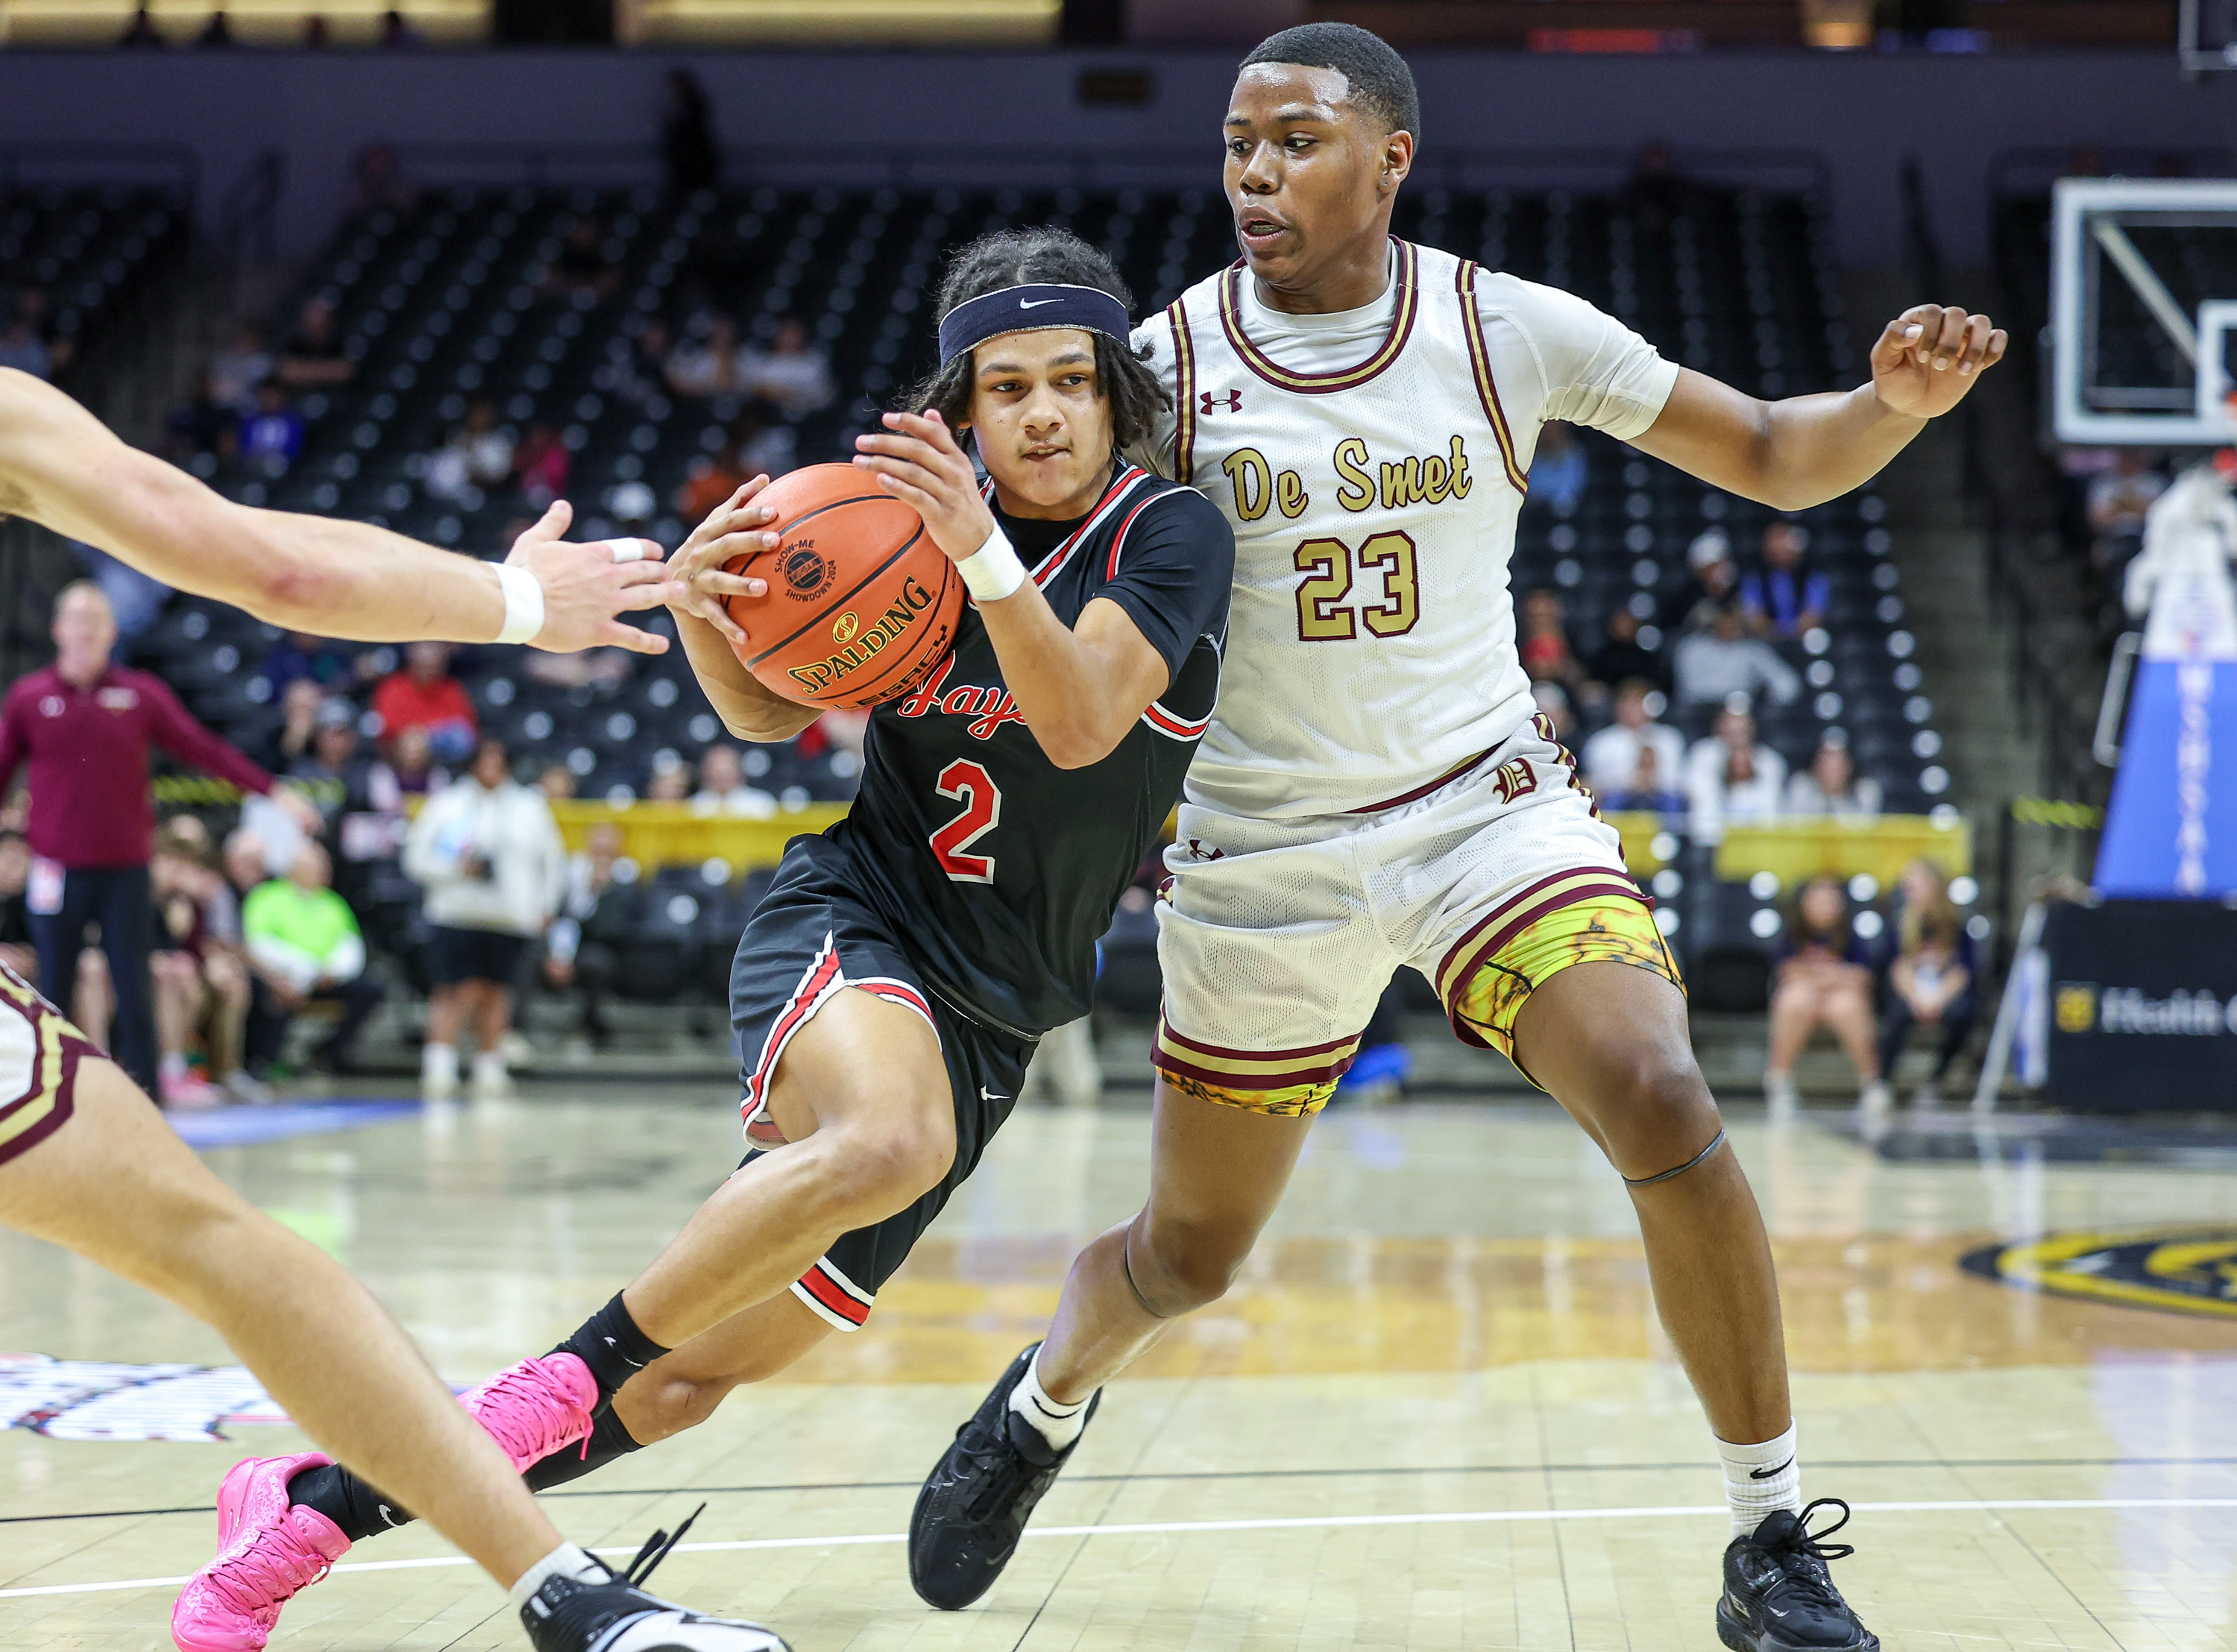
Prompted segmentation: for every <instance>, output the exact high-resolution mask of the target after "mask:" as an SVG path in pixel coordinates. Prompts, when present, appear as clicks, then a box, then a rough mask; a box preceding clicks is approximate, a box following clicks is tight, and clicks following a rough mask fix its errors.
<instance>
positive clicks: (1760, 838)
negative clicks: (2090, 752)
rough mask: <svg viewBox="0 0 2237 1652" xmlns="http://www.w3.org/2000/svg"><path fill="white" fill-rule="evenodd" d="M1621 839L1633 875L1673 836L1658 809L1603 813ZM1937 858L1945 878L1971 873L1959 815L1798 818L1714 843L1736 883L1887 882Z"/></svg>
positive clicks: (1645, 874) (1649, 867) (1657, 860)
mask: <svg viewBox="0 0 2237 1652" xmlns="http://www.w3.org/2000/svg"><path fill="white" fill-rule="evenodd" d="M1606 819H1607V822H1608V824H1609V825H1610V826H1613V827H1614V828H1615V829H1616V831H1617V832H1618V833H1620V834H1621V835H1622V838H1623V859H1624V864H1625V865H1627V866H1628V867H1630V868H1631V871H1632V872H1633V875H1634V876H1637V877H1640V878H1650V877H1652V876H1653V874H1654V873H1656V872H1660V871H1661V870H1662V866H1663V863H1664V862H1665V861H1666V859H1669V857H1670V853H1671V852H1673V851H1674V849H1675V846H1676V839H1674V838H1672V837H1669V836H1667V835H1666V827H1665V826H1664V824H1663V819H1662V817H1661V816H1660V815H1659V814H1652V813H1621V812H1618V813H1610V814H1608V815H1607V817H1606ZM1922 855H1923V856H1925V857H1927V858H1929V859H1933V860H1937V861H1939V862H1940V863H1941V864H1942V869H1943V871H1944V872H1948V873H1949V874H1950V876H1951V877H1953V878H1954V877H1957V876H1959V875H1960V874H1966V873H1970V872H1972V870H1973V833H1972V828H1971V826H1970V825H1968V824H1967V822H1966V820H1965V819H1964V817H1963V816H1962V815H1961V816H1959V817H1958V818H1957V819H1955V820H1952V821H1951V822H1950V824H1949V825H1947V826H1943V825H1937V823H1936V822H1935V821H1934V820H1933V819H1930V817H1928V816H1926V815H1924V814H1883V815H1880V816H1877V818H1875V819H1870V820H1832V819H1815V818H1812V819H1786V820H1772V821H1768V822H1765V824H1763V825H1761V826H1727V827H1726V829H1725V840H1724V841H1723V842H1722V843H1720V844H1719V845H1718V846H1717V859H1716V871H1717V876H1718V877H1719V878H1723V879H1731V880H1732V881H1735V882H1737V881H1743V880H1745V879H1749V878H1752V877H1754V876H1755V875H1756V874H1757V873H1758V872H1769V873H1771V874H1772V876H1773V877H1775V878H1777V879H1778V882H1779V885H1780V887H1782V888H1786V889H1791V888H1792V887H1793V886H1794V885H1797V884H1799V883H1802V882H1805V880H1807V879H1811V878H1818V877H1828V876H1830V877H1836V878H1842V879H1849V878H1854V877H1855V876H1857V875H1858V873H1859V872H1862V873H1864V874H1866V875H1868V876H1870V877H1871V878H1873V879H1877V881H1878V883H1879V885H1881V887H1883V888H1886V887H1888V886H1890V885H1892V884H1893V883H1894V882H1895V880H1896V878H1897V874H1899V873H1900V872H1902V871H1903V868H1904V864H1905V863H1906V862H1908V861H1911V860H1916V859H1918V858H1919V857H1920V856H1922Z"/></svg>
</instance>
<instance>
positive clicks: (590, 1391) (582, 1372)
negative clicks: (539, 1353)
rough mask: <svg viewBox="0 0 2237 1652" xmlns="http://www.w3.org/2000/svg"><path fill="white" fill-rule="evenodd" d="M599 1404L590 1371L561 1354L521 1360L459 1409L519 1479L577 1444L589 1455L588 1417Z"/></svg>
mask: <svg viewBox="0 0 2237 1652" xmlns="http://www.w3.org/2000/svg"><path fill="white" fill-rule="evenodd" d="M597 1403H598V1383H597V1378H595V1377H593V1376H591V1368H590V1366H586V1365H584V1363H583V1361H582V1359H581V1358H580V1357H579V1356H578V1355H576V1354H571V1353H564V1352H563V1353H547V1354H545V1355H544V1358H542V1359H524V1360H522V1361H521V1362H520V1363H519V1364H518V1365H517V1366H510V1367H508V1368H507V1369H505V1370H504V1371H500V1372H498V1373H497V1375H496V1376H494V1377H492V1378H491V1379H489V1380H488V1381H487V1382H485V1383H483V1384H482V1385H480V1386H479V1387H478V1388H469V1389H467V1390H466V1392H465V1393H463V1394H460V1395H459V1404H460V1405H464V1406H465V1408H466V1412H467V1414H468V1415H469V1416H471V1417H472V1418H473V1419H474V1420H475V1421H476V1422H478V1423H479V1424H480V1425H482V1428H483V1429H484V1431H485V1432H487V1433H488V1435H489V1437H490V1438H492V1439H493V1440H495V1441H496V1442H497V1443H498V1445H502V1446H503V1447H504V1448H505V1455H506V1456H507V1457H509V1458H511V1459H512V1466H513V1467H514V1469H515V1470H517V1471H519V1472H521V1473H523V1474H525V1473H526V1472H527V1471H528V1469H529V1465H530V1464H534V1463H540V1462H542V1461H543V1460H544V1458H547V1457H549V1456H551V1454H552V1452H554V1451H559V1450H561V1449H563V1448H564V1447H566V1446H569V1445H574V1444H575V1443H576V1442H577V1440H579V1441H581V1442H582V1443H583V1448H584V1450H585V1451H588V1450H589V1449H590V1439H591V1411H592V1409H593V1408H594V1407H596V1405H597Z"/></svg>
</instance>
